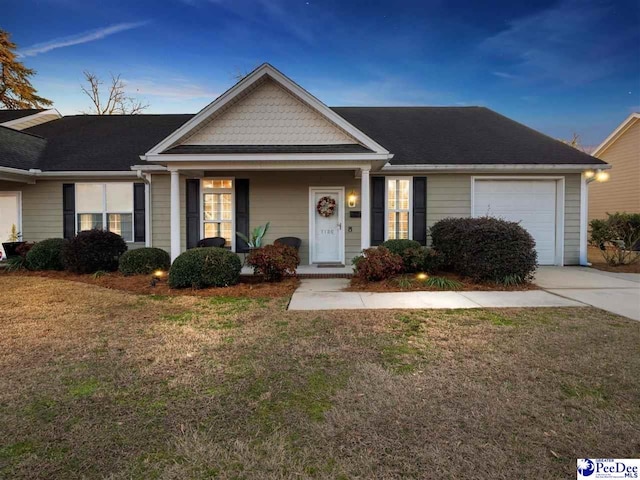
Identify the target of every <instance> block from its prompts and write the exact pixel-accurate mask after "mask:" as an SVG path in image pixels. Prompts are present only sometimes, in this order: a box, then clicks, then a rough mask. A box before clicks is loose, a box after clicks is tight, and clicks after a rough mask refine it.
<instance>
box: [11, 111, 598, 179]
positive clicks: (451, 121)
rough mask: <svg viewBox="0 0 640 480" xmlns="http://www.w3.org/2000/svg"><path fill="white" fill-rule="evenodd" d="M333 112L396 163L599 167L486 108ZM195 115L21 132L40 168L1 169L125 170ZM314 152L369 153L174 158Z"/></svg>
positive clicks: (220, 149) (200, 149)
mask: <svg viewBox="0 0 640 480" xmlns="http://www.w3.org/2000/svg"><path fill="white" fill-rule="evenodd" d="M333 110H334V111H335V112H336V113H337V114H339V115H341V116H342V117H344V118H345V120H347V121H348V122H350V123H352V124H353V125H354V126H355V127H357V128H359V129H360V130H362V131H363V132H364V133H365V134H367V135H368V136H370V137H371V138H373V139H374V140H375V141H376V142H378V143H380V144H381V145H383V146H384V147H385V148H386V149H387V150H389V151H390V152H391V153H393V154H394V157H393V159H392V160H391V163H392V164H393V165H419V164H436V165H443V164H462V165H473V164H536V165H545V164H574V165H578V164H601V163H604V162H602V161H601V160H598V159H596V158H594V157H591V156H590V155H587V154H585V153H582V152H580V151H579V150H576V149H574V148H572V147H569V146H567V145H565V144H563V143H562V142H559V141H557V140H554V139H552V138H550V137H547V136H546V135H543V134H541V133H539V132H537V131H535V130H532V129H530V128H528V127H526V126H524V125H522V124H520V123H517V122H515V121H513V120H510V119H509V118H507V117H504V116H502V115H500V114H498V113H496V112H493V111H491V110H489V109H487V108H483V107H335V108H333ZM192 117H193V115H191V114H184V115H114V116H96V115H77V116H69V117H63V118H61V119H57V120H52V121H50V122H47V123H43V124H41V125H37V126H35V127H31V128H29V129H27V130H23V132H28V133H33V134H36V135H38V136H41V137H43V138H45V139H46V140H47V141H46V148H44V149H43V152H42V153H41V155H40V157H39V159H38V160H37V162H36V163H37V166H33V162H34V160H33V151H34V150H33V148H34V146H35V145H30V146H25V147H21V148H23V149H24V150H28V151H30V152H31V154H30V155H32V156H31V157H29V155H27V156H26V157H25V156H24V155H23V156H22V157H20V158H21V160H15V159H11V158H9V157H7V156H6V155H5V157H0V165H2V166H10V165H9V164H8V163H7V162H13V163H12V164H11V165H15V164H25V165H26V164H29V165H32V166H31V167H29V168H40V169H41V170H43V171H47V170H49V171H73V170H88V171H90V170H130V167H131V165H135V164H139V163H141V160H140V159H139V155H143V154H145V153H146V152H147V151H148V150H149V149H150V148H151V147H153V146H154V145H156V144H157V143H158V142H160V141H161V140H162V139H164V138H165V137H166V136H168V135H169V134H170V133H172V132H173V131H174V130H176V129H177V128H179V127H180V126H181V125H182V124H184V123H185V122H186V121H187V120H189V119H190V118H192ZM17 138H22V139H23V140H24V138H23V137H13V147H11V148H14V149H15V148H17V147H16V145H15V142H19V140H17ZM25 141H26V142H27V143H29V141H27V140H25ZM30 143H31V144H34V143H35V142H32V141H31V142H30ZM40 143H42V142H40ZM7 148H9V147H7ZM30 149H31V150H30ZM316 149H317V150H321V151H323V152H327V153H328V152H329V151H335V150H333V149H337V150H340V152H339V153H354V149H359V151H361V152H366V149H364V147H361V146H353V145H349V146H344V145H338V146H335V145H332V146H326V145H319V146H308V145H301V146H294V147H291V146H273V145H241V146H237V145H236V146H211V145H206V146H197V147H174V149H172V150H171V153H179V152H182V153H185V152H186V151H191V153H196V152H197V153H209V152H212V153H231V152H233V153H254V152H257V153H264V152H276V151H278V152H285V151H289V152H291V151H295V152H296V153H303V152H310V151H312V150H314V151H315V150H316ZM16 158H17V157H16ZM26 158H31V160H25V159H26ZM16 162H17V163H16ZM25 162H26V163H25Z"/></svg>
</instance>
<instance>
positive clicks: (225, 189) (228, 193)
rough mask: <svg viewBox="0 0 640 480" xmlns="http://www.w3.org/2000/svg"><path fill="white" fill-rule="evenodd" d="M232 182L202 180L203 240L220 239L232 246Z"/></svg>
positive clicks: (228, 180) (225, 179) (229, 180)
mask: <svg viewBox="0 0 640 480" xmlns="http://www.w3.org/2000/svg"><path fill="white" fill-rule="evenodd" d="M233 187H234V185H233V180H232V179H229V178H223V179H204V180H202V229H203V234H204V237H205V238H210V237H222V238H224V239H225V240H226V241H227V243H226V246H228V247H231V248H233V246H234V243H235V242H234V238H235V235H234V217H235V216H234V208H233V204H234V198H233V197H234V195H233Z"/></svg>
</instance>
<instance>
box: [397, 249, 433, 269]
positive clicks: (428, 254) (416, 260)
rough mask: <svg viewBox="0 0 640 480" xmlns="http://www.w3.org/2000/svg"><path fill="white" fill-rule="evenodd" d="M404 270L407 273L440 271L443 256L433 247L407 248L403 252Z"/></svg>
mask: <svg viewBox="0 0 640 480" xmlns="http://www.w3.org/2000/svg"><path fill="white" fill-rule="evenodd" d="M401 257H402V263H403V265H404V271H405V272H406V273H415V272H427V273H433V272H436V271H438V269H439V268H440V264H441V263H442V261H441V259H442V256H441V255H440V254H439V253H438V252H437V251H436V250H434V249H433V248H427V247H420V248H414V247H411V248H407V249H406V250H405V251H404V252H402V254H401Z"/></svg>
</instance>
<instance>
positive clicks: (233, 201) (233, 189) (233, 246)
mask: <svg viewBox="0 0 640 480" xmlns="http://www.w3.org/2000/svg"><path fill="white" fill-rule="evenodd" d="M205 180H231V251H232V252H234V253H235V251H236V179H235V177H202V178H201V179H200V238H205V236H204V223H205V220H204V185H203V183H204V181H205ZM214 190H220V192H214V193H225V192H224V191H225V190H229V189H226V188H220V189H214ZM226 222H227V221H226V220H225V223H226ZM209 223H221V222H215V221H209Z"/></svg>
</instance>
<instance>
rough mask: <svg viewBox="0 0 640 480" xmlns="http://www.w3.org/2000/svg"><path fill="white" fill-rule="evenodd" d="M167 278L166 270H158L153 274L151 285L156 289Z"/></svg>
mask: <svg viewBox="0 0 640 480" xmlns="http://www.w3.org/2000/svg"><path fill="white" fill-rule="evenodd" d="M166 276H167V272H165V271H164V270H156V271H154V272H153V273H152V274H151V283H150V285H151V286H152V287H155V286H156V285H157V284H158V282H161V281H162V280H164V279H165V278H166Z"/></svg>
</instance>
